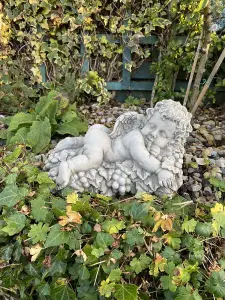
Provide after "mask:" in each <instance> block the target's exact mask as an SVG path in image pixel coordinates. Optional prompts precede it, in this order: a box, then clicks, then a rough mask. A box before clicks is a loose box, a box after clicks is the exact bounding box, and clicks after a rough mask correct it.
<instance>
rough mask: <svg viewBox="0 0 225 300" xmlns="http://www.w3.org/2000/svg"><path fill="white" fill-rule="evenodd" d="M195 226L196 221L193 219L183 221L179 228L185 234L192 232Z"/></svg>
mask: <svg viewBox="0 0 225 300" xmlns="http://www.w3.org/2000/svg"><path fill="white" fill-rule="evenodd" d="M196 224H197V221H195V220H194V219H191V220H188V218H186V219H185V220H184V222H183V224H182V226H181V228H182V230H184V231H186V232H187V233H189V232H194V231H195V227H196Z"/></svg>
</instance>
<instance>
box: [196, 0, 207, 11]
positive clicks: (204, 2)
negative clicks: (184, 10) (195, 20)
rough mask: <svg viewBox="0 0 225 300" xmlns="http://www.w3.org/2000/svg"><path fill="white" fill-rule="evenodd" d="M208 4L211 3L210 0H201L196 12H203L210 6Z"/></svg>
mask: <svg viewBox="0 0 225 300" xmlns="http://www.w3.org/2000/svg"><path fill="white" fill-rule="evenodd" d="M208 3H209V0H201V1H200V2H199V5H198V7H197V8H196V10H195V11H196V12H198V11H201V10H203V9H204V8H205V7H206V6H207V5H208Z"/></svg>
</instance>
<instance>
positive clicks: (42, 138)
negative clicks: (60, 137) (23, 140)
mask: <svg viewBox="0 0 225 300" xmlns="http://www.w3.org/2000/svg"><path fill="white" fill-rule="evenodd" d="M50 141H51V125H50V122H49V119H48V118H45V119H44V121H34V122H33V124H32V126H31V127H30V132H29V133H28V135H27V143H28V145H29V146H31V148H32V149H33V151H34V153H39V152H41V151H42V150H45V149H46V148H47V147H48V145H49V143H50Z"/></svg>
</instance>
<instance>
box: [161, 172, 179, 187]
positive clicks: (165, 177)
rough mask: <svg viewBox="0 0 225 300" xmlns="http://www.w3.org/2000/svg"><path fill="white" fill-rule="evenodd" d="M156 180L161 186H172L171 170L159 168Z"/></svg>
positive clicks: (172, 175)
mask: <svg viewBox="0 0 225 300" xmlns="http://www.w3.org/2000/svg"><path fill="white" fill-rule="evenodd" d="M158 180H159V184H160V185H161V186H164V187H165V188H172V185H173V183H174V180H175V178H174V174H173V173H172V172H170V171H168V170H161V171H160V172H159V173H158Z"/></svg>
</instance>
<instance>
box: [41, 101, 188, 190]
mask: <svg viewBox="0 0 225 300" xmlns="http://www.w3.org/2000/svg"><path fill="white" fill-rule="evenodd" d="M136 109H137V108H136ZM114 110H116V111H117V109H116V108H114ZM97 115H98V116H100V119H99V120H100V122H101V121H102V123H103V122H105V121H106V119H107V116H105V115H104V120H103V118H102V116H103V115H102V114H101V113H100V112H97ZM190 120H191V114H190V113H188V112H187V110H186V108H185V107H183V106H182V105H181V104H180V103H179V102H175V101H173V100H163V101H161V102H158V103H157V104H156V105H155V107H154V108H153V109H151V108H149V109H147V110H146V115H143V114H139V113H137V112H131V111H129V112H125V113H123V114H122V115H120V116H119V118H118V119H117V120H116V123H115V125H114V128H113V130H112V131H111V130H110V129H108V128H107V127H105V126H103V125H101V124H96V125H93V126H91V127H90V128H89V130H88V132H87V133H86V135H85V136H84V137H71V138H66V139H64V140H62V141H60V142H59V143H58V144H57V146H56V147H55V149H54V150H53V151H52V152H51V153H50V155H49V158H48V160H47V161H46V165H45V170H48V171H49V176H50V177H51V178H52V179H53V180H54V181H55V182H56V183H57V185H58V188H59V189H61V188H63V187H65V186H71V187H73V188H74V189H75V190H76V191H84V190H88V191H91V192H101V193H103V194H105V195H113V194H116V193H120V194H121V195H123V194H124V193H126V192H130V191H131V192H132V193H135V192H137V191H145V192H148V193H153V192H155V193H156V194H170V193H172V192H173V191H177V189H178V188H179V187H180V186H181V185H182V182H183V178H182V163H183V154H184V143H185V140H186V138H187V137H188V135H189V133H190V132H191V130H192V128H191V125H190Z"/></svg>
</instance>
